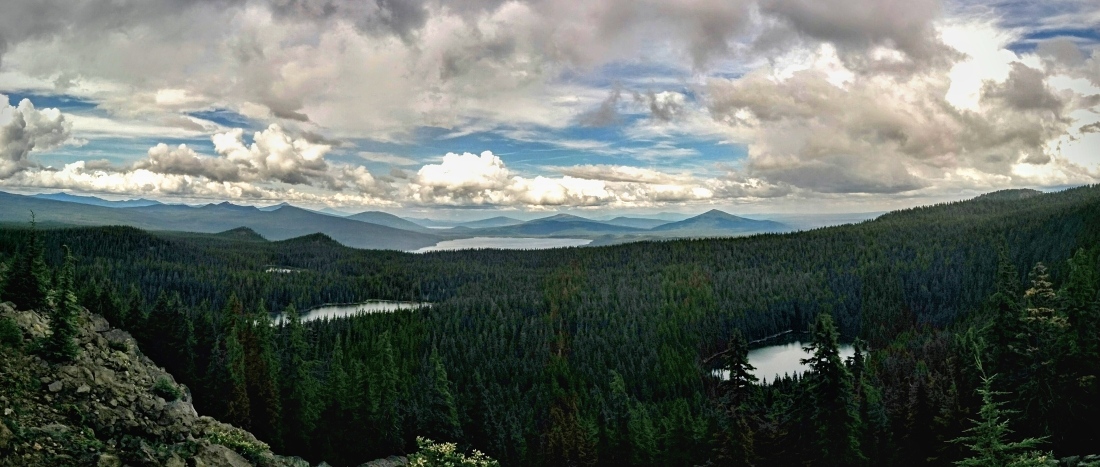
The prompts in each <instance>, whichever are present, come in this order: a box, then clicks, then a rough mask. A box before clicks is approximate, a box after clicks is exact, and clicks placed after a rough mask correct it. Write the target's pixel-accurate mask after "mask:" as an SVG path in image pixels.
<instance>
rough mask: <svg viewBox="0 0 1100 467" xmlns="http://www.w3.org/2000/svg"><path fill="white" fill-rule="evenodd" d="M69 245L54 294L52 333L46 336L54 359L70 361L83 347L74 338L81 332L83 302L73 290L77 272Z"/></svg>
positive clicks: (51, 314)
mask: <svg viewBox="0 0 1100 467" xmlns="http://www.w3.org/2000/svg"><path fill="white" fill-rule="evenodd" d="M63 248H64V249H65V264H64V265H63V266H62V267H61V274H60V275H58V279H57V288H56V289H54V290H53V292H52V293H51V294H50V299H49V302H50V331H51V332H50V336H49V337H48V338H47V339H46V344H45V350H46V354H47V355H48V356H49V357H50V359H52V360H54V361H56V362H66V361H69V360H72V359H73V358H74V357H76V354H77V353H78V352H79V351H80V349H79V348H78V347H77V346H76V342H75V341H74V339H75V338H76V334H77V322H76V321H77V316H78V314H79V313H80V309H79V307H80V305H79V304H77V300H76V292H75V291H74V290H73V276H74V275H75V273H76V265H75V260H74V259H73V255H72V253H71V252H70V251H69V247H68V246H64V247H63Z"/></svg>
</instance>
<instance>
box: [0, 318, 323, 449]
mask: <svg viewBox="0 0 1100 467" xmlns="http://www.w3.org/2000/svg"><path fill="white" fill-rule="evenodd" d="M0 320H9V322H12V323H14V324H15V326H16V327H17V328H18V329H19V330H20V332H21V333H22V336H23V342H22V345H21V346H20V345H18V344H17V345H14V346H12V345H7V346H5V345H0V467H8V466H11V467H15V466H20V467H22V466H39V465H41V466H55V465H56V466H65V465H91V466H98V467H122V466H170V467H243V466H253V465H261V466H271V467H279V466H294V467H299V466H303V467H304V466H308V465H309V464H308V463H306V462H305V461H302V460H301V459H297V458H286V457H281V456H276V455H274V454H273V453H272V452H271V451H270V450H268V449H267V446H266V445H265V444H264V443H262V442H260V441H258V440H257V439H256V438H255V437H254V436H252V434H251V433H248V432H246V431H243V430H240V429H238V428H235V427H233V426H230V425H228V424H225V423H221V422H219V421H217V420H214V419H212V418H210V417H202V416H199V414H198V413H197V412H196V411H195V407H194V406H193V405H192V402H191V393H190V391H189V390H188V388H187V387H186V386H184V385H181V384H178V383H177V382H176V381H175V379H174V378H173V377H172V375H171V374H169V373H168V372H166V371H164V369H162V368H160V367H158V366H157V365H156V364H155V363H154V362H153V361H152V360H150V359H149V358H148V357H146V356H145V355H143V354H142V353H141V352H140V350H139V349H138V346H137V343H136V342H135V341H134V339H133V338H132V337H131V336H130V335H129V334H128V333H126V332H124V331H121V330H119V329H112V328H111V327H110V325H109V324H108V323H107V321H106V320H104V319H103V318H102V317H99V316H96V315H92V314H90V313H87V312H84V313H82V314H81V315H80V317H79V320H80V327H79V335H78V337H77V340H78V342H79V346H80V349H81V351H80V353H79V355H78V356H77V357H76V358H75V359H74V360H73V361H71V362H67V363H64V364H51V363H49V362H47V361H45V360H43V359H42V358H40V357H39V356H37V355H35V353H34V352H32V351H31V350H32V349H33V348H34V346H35V342H36V341H38V340H39V339H41V338H42V337H44V336H46V334H47V333H48V332H49V330H48V329H49V327H48V319H47V318H46V317H44V316H42V315H40V314H39V313H36V312H34V311H22V310H15V309H13V308H12V306H11V304H0ZM155 387H159V388H158V389H157V390H154V388H155ZM166 388H174V389H175V390H174V391H172V390H168V391H165V389H166ZM175 392H178V394H179V397H178V398H175V397H174V396H173V395H169V394H171V393H175ZM165 397H169V398H170V399H174V400H166V399H165Z"/></svg>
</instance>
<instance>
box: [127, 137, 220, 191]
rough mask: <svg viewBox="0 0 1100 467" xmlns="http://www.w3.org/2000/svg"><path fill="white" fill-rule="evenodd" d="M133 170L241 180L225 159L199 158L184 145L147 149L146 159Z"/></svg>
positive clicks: (164, 145)
mask: <svg viewBox="0 0 1100 467" xmlns="http://www.w3.org/2000/svg"><path fill="white" fill-rule="evenodd" d="M134 169H139V170H148V171H150V172H156V173H160V174H169V175H191V176H196V177H200V176H201V177H206V178H209V179H211V180H214V181H218V182H238V181H240V180H241V173H240V168H239V167H238V165H237V164H235V163H233V162H232V161H230V160H229V159H227V158H217V157H205V156H200V155H199V154H198V153H196V152H195V151H194V150H193V149H191V148H189V147H187V145H186V144H181V145H179V146H178V147H175V148H171V147H168V145H166V144H164V143H160V144H158V145H156V146H154V147H152V148H149V151H148V157H146V158H145V159H143V160H140V161H138V162H137V163H135V164H134Z"/></svg>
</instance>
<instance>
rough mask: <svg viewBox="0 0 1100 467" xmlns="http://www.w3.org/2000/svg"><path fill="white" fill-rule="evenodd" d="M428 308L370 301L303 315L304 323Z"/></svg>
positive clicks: (421, 304) (331, 306)
mask: <svg viewBox="0 0 1100 467" xmlns="http://www.w3.org/2000/svg"><path fill="white" fill-rule="evenodd" d="M426 306H430V304H428V303H419V302H391V301H387V300H370V301H366V302H363V303H349V304H344V305H325V306H319V307H317V308H314V309H312V310H309V311H307V312H305V313H303V314H302V321H313V320H315V319H321V318H329V319H332V318H339V317H342V316H352V315H357V314H362V313H389V312H392V311H397V310H413V309H416V308H421V307H426ZM282 320H283V316H282V315H279V317H278V318H276V319H275V322H276V323H279V322H281V321H282Z"/></svg>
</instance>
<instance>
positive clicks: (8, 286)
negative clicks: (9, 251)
mask: <svg viewBox="0 0 1100 467" xmlns="http://www.w3.org/2000/svg"><path fill="white" fill-rule="evenodd" d="M7 276H8V277H7V281H6V282H5V284H4V288H3V290H4V299H5V300H7V301H10V302H12V303H14V304H15V307H16V308H18V309H21V310H38V311H44V310H45V309H46V298H47V295H48V293H49V288H48V287H47V284H46V281H47V280H48V272H47V270H46V261H45V259H43V246H42V240H41V239H39V238H38V228H37V226H36V224H35V221H34V213H33V212H32V213H31V228H30V232H29V233H28V235H27V241H26V243H24V244H23V248H22V249H21V250H20V251H19V255H18V256H16V258H15V261H14V262H13V264H12V267H11V270H10V271H9V272H8V275H7Z"/></svg>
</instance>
